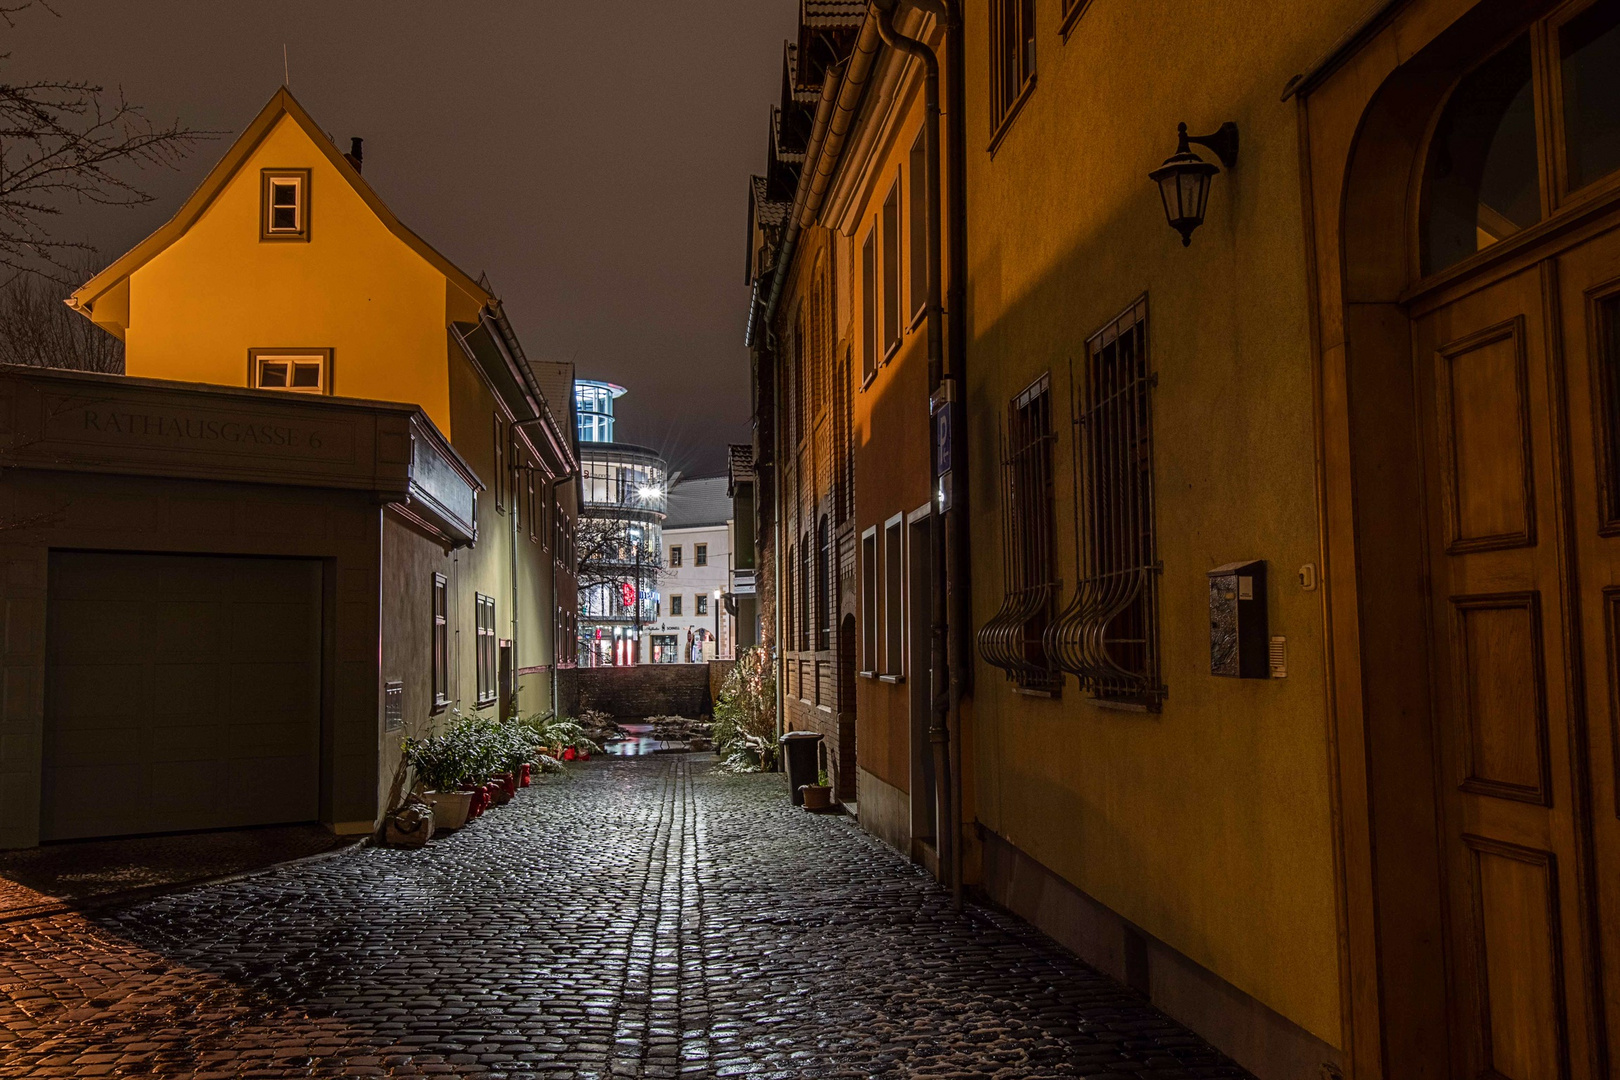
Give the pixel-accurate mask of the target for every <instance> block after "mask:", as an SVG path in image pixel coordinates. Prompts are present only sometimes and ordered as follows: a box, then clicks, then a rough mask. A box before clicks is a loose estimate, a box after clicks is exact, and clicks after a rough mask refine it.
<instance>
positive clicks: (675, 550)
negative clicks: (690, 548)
mask: <svg viewBox="0 0 1620 1080" xmlns="http://www.w3.org/2000/svg"><path fill="white" fill-rule="evenodd" d="M669 565H670V566H671V567H678V566H680V565H681V545H679V544H671V545H670V546H669Z"/></svg>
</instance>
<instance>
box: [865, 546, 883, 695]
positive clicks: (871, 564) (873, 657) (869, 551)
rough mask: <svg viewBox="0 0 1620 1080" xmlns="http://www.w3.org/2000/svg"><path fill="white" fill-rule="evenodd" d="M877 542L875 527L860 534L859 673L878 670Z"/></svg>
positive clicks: (869, 673)
mask: <svg viewBox="0 0 1620 1080" xmlns="http://www.w3.org/2000/svg"><path fill="white" fill-rule="evenodd" d="M878 626H879V623H878V541H877V526H876V525H873V526H872V527H871V528H869V529H867V530H866V531H865V532H863V533H861V673H862V674H863V675H875V674H877V670H878Z"/></svg>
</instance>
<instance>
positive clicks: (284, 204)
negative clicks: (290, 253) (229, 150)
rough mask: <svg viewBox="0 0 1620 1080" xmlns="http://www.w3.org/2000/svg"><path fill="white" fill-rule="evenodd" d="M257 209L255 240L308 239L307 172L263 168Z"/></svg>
mask: <svg viewBox="0 0 1620 1080" xmlns="http://www.w3.org/2000/svg"><path fill="white" fill-rule="evenodd" d="M263 177H264V180H263V184H262V189H261V195H260V199H261V206H260V209H259V239H261V240H308V239H309V170H308V169H266V170H264V173H263Z"/></svg>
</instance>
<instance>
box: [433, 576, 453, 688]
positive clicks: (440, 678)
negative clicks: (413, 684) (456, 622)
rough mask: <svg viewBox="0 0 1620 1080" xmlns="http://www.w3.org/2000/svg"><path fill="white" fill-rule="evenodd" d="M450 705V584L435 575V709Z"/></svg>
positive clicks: (444, 578)
mask: <svg viewBox="0 0 1620 1080" xmlns="http://www.w3.org/2000/svg"><path fill="white" fill-rule="evenodd" d="M449 703H450V582H449V579H447V578H446V577H445V576H444V575H443V574H434V575H433V707H434V708H435V709H439V708H443V707H444V706H445V705H448V704H449Z"/></svg>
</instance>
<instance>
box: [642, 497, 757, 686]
mask: <svg viewBox="0 0 1620 1080" xmlns="http://www.w3.org/2000/svg"><path fill="white" fill-rule="evenodd" d="M663 544H664V560H663V561H664V569H663V571H662V573H661V574H660V575H659V593H660V603H659V611H658V617H657V623H656V625H653V626H649V627H647V628H646V631H645V632H646V634H647V636H648V640H649V642H650V648H651V656H650V657H649V658H648V659H650V660H651V662H653V663H655V664H696V663H701V662H702V661H705V660H710V659H715V658H719V659H730V658H731V657H732V656H733V655H734V653H735V644H734V642H735V625H734V623H735V621H734V619H733V616H732V615H731V614H730V613H729V612H727V611H726V609H725V606H726V590H727V588H728V586H729V582H730V571H731V497H730V496H729V495H727V494H726V478H725V477H724V476H713V477H704V478H702V479H696V480H682V481H680V483H678V484H677V485H676V486H675V487H673V488H671V489H670V492H669V503H668V510H667V511H666V516H665V518H664V529H663Z"/></svg>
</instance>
